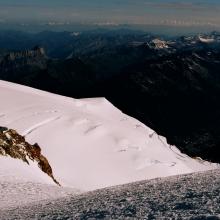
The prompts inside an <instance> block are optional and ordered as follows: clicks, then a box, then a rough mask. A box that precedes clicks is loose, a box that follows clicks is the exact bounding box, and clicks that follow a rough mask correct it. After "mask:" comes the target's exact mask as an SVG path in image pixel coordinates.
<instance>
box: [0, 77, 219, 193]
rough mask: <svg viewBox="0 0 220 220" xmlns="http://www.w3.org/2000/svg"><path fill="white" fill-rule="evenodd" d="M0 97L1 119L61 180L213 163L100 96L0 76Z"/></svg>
mask: <svg viewBox="0 0 220 220" xmlns="http://www.w3.org/2000/svg"><path fill="white" fill-rule="evenodd" d="M0 100H1V105H0V125H1V126H6V127H8V128H13V129H16V130H17V131H18V132H19V133H20V134H23V135H24V136H26V140H27V141H29V142H30V143H32V144H33V143H35V142H37V143H38V144H39V145H40V147H41V149H42V153H43V154H44V155H45V156H46V157H47V159H48V160H49V162H50V165H51V166H52V168H53V171H54V176H55V178H56V179H57V180H58V181H59V182H60V183H61V185H63V186H68V187H73V188H76V189H79V190H85V191H87V190H93V189H98V188H103V187H107V186H112V185H118V184H124V183H129V182H134V181H138V180H144V179H151V178H156V177H164V176H170V175H176V174H183V173H191V172H196V171H203V170H208V169H213V168H216V166H217V165H215V164H209V163H207V162H204V161H200V160H194V159H191V158H189V157H188V156H186V155H183V154H181V153H180V151H179V150H178V149H177V148H176V147H174V146H170V145H168V144H167V143H166V139H165V138H163V137H160V136H158V135H157V134H156V133H155V132H154V131H153V130H151V129H150V128H148V127H146V126H145V125H143V124H142V123H140V122H139V121H137V120H135V119H133V118H131V117H129V116H127V115H125V114H123V113H122V112H121V111H119V110H118V109H117V108H115V107H114V106H113V105H112V104H111V103H109V102H108V101H107V100H106V99H104V98H96V99H83V100H76V99H72V98H67V97H63V96H58V95H54V94H51V93H47V92H43V91H39V90H36V89H32V88H29V87H25V86H20V85H17V84H13V83H9V82H5V81H0ZM1 166H2V161H1V160H0V167H1Z"/></svg>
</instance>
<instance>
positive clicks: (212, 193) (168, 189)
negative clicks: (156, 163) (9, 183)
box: [0, 170, 220, 220]
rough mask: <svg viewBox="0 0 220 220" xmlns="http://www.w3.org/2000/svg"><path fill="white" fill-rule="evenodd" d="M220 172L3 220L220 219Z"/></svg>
mask: <svg viewBox="0 0 220 220" xmlns="http://www.w3.org/2000/svg"><path fill="white" fill-rule="evenodd" d="M219 201H220V170H215V171H207V172H203V173H196V174H195V173H194V174H188V175H181V176H174V177H168V178H163V179H154V180H148V181H141V182H135V183H132V184H127V185H122V186H115V187H111V188H105V189H101V190H96V191H93V192H88V193H85V194H82V195H77V196H76V195H72V196H67V197H65V198H60V199H58V200H53V199H51V200H46V201H43V202H41V203H32V204H29V205H26V206H23V207H20V208H19V209H16V208H13V209H3V210H1V212H0V219H4V220H7V219H16V220H17V219H22V220H23V219H45V220H46V219H74V220H78V219H106V220H109V219H122V220H124V219H149V220H150V219H194V220H205V219H207V220H218V219H220V206H219Z"/></svg>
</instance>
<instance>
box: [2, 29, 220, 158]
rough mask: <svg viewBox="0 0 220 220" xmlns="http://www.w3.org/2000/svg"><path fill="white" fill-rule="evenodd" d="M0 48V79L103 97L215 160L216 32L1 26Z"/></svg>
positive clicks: (218, 132)
mask: <svg viewBox="0 0 220 220" xmlns="http://www.w3.org/2000/svg"><path fill="white" fill-rule="evenodd" d="M21 42H22V43H21ZM36 45H40V46H38V47H36ZM0 48H1V49H0V54H1V55H0V78H1V79H4V80H8V81H12V82H17V83H21V84H25V85H28V86H31V87H36V88H39V89H43V90H47V91H51V92H54V93H58V94H62V95H66V96H71V97H75V98H84V97H100V96H104V97H106V98H107V99H109V100H110V101H111V102H112V103H113V104H114V105H116V106H117V107H118V108H120V109H121V110H123V111H124V112H125V113H127V114H129V115H131V116H134V117H136V118H137V119H139V120H141V121H142V122H144V123H145V124H146V125H148V126H150V127H151V128H153V129H154V130H156V131H157V132H158V133H159V134H161V135H163V136H165V137H167V139H168V142H169V143H171V144H174V145H176V146H178V147H179V148H180V149H181V150H182V151H183V152H185V153H188V154H189V155H191V156H200V157H202V158H204V159H207V160H212V161H215V162H220V159H219V158H220V153H219V152H220V150H219V145H220V126H219V124H220V104H219V98H220V76H219V69H220V34H219V33H218V32H212V33H210V34H203V35H198V36H183V37H176V38H167V37H160V36H153V35H150V34H148V33H143V32H138V31H128V30H118V31H92V32H86V33H85V32H83V33H77V34H74V32H73V33H70V32H62V33H61V32H60V33H55V32H42V33H39V34H25V33H21V32H19V33H14V32H13V33H12V32H2V33H0ZM28 48H29V49H28ZM30 48H33V49H30Z"/></svg>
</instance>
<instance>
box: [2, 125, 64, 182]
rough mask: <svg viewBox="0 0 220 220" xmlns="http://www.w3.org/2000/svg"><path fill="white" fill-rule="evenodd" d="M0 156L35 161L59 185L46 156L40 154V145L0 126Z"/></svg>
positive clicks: (26, 161)
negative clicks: (30, 142)
mask: <svg viewBox="0 0 220 220" xmlns="http://www.w3.org/2000/svg"><path fill="white" fill-rule="evenodd" d="M0 156H10V157H12V158H14V159H19V160H22V161H23V162H25V163H27V164H29V162H30V161H35V162H37V164H38V166H39V168H40V169H41V170H42V171H43V172H44V173H46V174H47V175H48V176H50V177H51V178H52V179H53V181H54V182H55V183H56V184H57V185H60V184H59V182H58V181H57V180H56V179H55V178H54V175H53V171H52V168H51V166H50V164H49V162H48V160H47V158H46V157H45V156H43V155H42V154H41V148H40V146H39V145H38V144H34V145H31V144H29V143H28V142H26V141H25V138H24V137H23V136H21V135H19V134H18V133H17V132H16V131H15V130H12V129H7V128H5V127H0Z"/></svg>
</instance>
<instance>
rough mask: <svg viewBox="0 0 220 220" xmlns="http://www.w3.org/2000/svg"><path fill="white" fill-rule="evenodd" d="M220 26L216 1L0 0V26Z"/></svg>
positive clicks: (219, 10)
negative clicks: (25, 23) (22, 23)
mask: <svg viewBox="0 0 220 220" xmlns="http://www.w3.org/2000/svg"><path fill="white" fill-rule="evenodd" d="M8 21H10V22H12V21H19V22H32V21H35V22H51V24H52V23H53V22H61V23H62V22H82V23H107V24H108V23H109V24H118V23H119V24H125V23H126V24H152V25H154V24H156V25H158V24H159V25H173V26H175V25H177V26H194V25H195V26H199V25H208V26H213V27H217V26H218V27H219V26H220V0H184V1H183V0H0V22H2V23H3V22H8Z"/></svg>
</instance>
